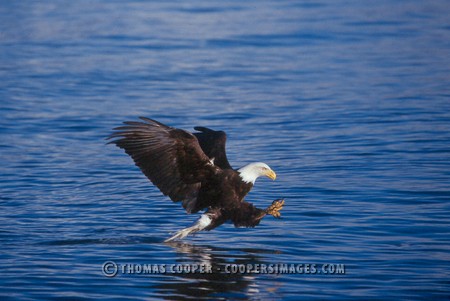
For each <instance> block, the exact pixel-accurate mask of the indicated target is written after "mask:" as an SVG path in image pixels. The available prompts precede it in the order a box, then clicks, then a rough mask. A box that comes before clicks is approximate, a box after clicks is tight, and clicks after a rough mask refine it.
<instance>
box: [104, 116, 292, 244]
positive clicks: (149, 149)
mask: <svg viewBox="0 0 450 301" xmlns="http://www.w3.org/2000/svg"><path fill="white" fill-rule="evenodd" d="M141 120H142V121H143V122H135V121H127V122H124V124H125V125H124V126H121V127H118V128H115V130H116V132H115V133H113V134H112V135H111V136H110V137H109V138H116V139H115V140H113V141H112V142H110V143H114V144H116V145H117V146H118V147H120V148H122V149H124V150H125V152H126V153H127V154H128V155H130V156H131V157H132V158H133V160H134V162H135V164H136V165H137V166H138V167H139V168H140V169H141V171H142V172H143V173H144V174H145V175H146V176H147V177H148V178H149V179H150V181H151V182H152V183H153V184H154V185H156V186H157V187H158V188H159V189H160V190H161V192H162V193H163V194H164V195H167V196H169V197H170V199H172V201H174V202H179V201H181V202H182V204H183V207H184V208H185V209H186V211H187V213H196V212H198V211H201V210H205V209H207V211H206V212H205V213H204V214H203V215H202V216H201V218H200V219H199V220H198V221H197V223H195V224H194V225H193V226H192V227H189V228H186V229H183V230H181V231H179V232H178V233H177V234H175V235H174V236H173V237H171V238H169V239H168V240H167V241H170V240H173V239H178V238H183V237H185V236H186V235H188V234H190V233H194V232H197V231H200V230H211V229H214V228H216V227H217V226H220V225H221V224H223V223H224V222H226V221H231V222H233V223H234V225H235V226H236V227H255V226H256V225H258V224H259V222H260V220H261V219H262V218H263V217H264V216H266V215H267V214H271V215H273V216H275V217H279V216H280V213H279V211H280V210H281V208H282V206H283V203H284V201H283V200H276V201H274V202H273V203H272V205H271V206H269V207H268V208H267V209H265V210H263V209H259V208H256V207H255V206H253V205H252V204H250V203H248V202H245V201H244V198H245V196H246V195H247V193H248V192H249V191H250V190H251V189H252V187H253V185H254V182H255V180H256V178H257V177H259V176H267V177H270V178H272V179H275V177H276V175H275V173H274V172H273V171H272V170H271V169H270V167H269V166H267V165H266V164H264V163H252V164H249V165H247V166H244V167H243V168H241V169H238V170H234V169H232V168H231V166H230V164H229V162H228V159H227V157H226V152H225V143H226V134H225V133H224V132H222V131H213V130H210V129H208V128H204V127H196V128H195V129H196V130H198V131H200V132H199V133H194V134H192V133H189V132H187V131H184V130H181V129H176V128H172V127H169V126H166V125H164V124H162V123H160V122H157V121H155V120H152V119H148V118H144V117H141Z"/></svg>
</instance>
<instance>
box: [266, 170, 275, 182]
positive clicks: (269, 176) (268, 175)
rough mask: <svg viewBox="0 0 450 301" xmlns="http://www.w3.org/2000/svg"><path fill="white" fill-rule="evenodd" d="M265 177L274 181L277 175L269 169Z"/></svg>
mask: <svg viewBox="0 0 450 301" xmlns="http://www.w3.org/2000/svg"><path fill="white" fill-rule="evenodd" d="M266 176H267V177H268V178H271V179H272V180H275V179H276V178H277V174H276V173H275V172H274V171H273V170H271V169H269V170H268V171H267V172H266Z"/></svg>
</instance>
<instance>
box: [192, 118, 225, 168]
mask: <svg viewBox="0 0 450 301" xmlns="http://www.w3.org/2000/svg"><path fill="white" fill-rule="evenodd" d="M194 129H195V130H197V131H199V132H200V133H194V135H195V136H196V137H197V139H198V142H199V143H200V146H201V148H202V150H203V152H204V153H205V154H206V155H207V156H208V157H209V158H210V159H214V164H215V165H217V166H219V167H220V168H222V169H231V165H230V163H229V162H228V159H227V154H226V151H225V143H226V141H227V135H226V134H225V132H223V131H214V130H211V129H208V128H206V127H202V126H196V127H194Z"/></svg>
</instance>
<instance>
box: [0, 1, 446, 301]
mask: <svg viewBox="0 0 450 301" xmlns="http://www.w3.org/2000/svg"><path fill="white" fill-rule="evenodd" d="M449 15H450V4H449V2H448V1H446V0H435V1H419V0H410V1H387V0H385V1H383V0H381V1H342V0H338V1H301V2H291V1H245V2H243V1H242V2H241V1H217V2H216V1H212V2H211V1H208V2H200V1H176V2H171V3H160V2H150V1H106V0H100V1H87V0H86V1H72V2H70V1H2V2H1V3H0V160H1V164H0V202H1V203H0V206H1V210H0V223H1V228H0V242H1V249H0V269H1V270H0V297H1V299H2V300H8V299H11V300H35V299H46V300H56V299H58V300H60V299H62V298H68V299H72V300H87V299H100V300H101V299H103V300H125V299H134V300H148V299H159V298H161V299H168V300H183V299H196V300H198V299H216V300H217V299H222V300H226V299H229V300H245V299H251V300H281V299H285V300H301V299H305V300H323V299H336V300H342V299H361V300H381V299H383V300H401V299H403V300H432V299H437V300H443V299H449V298H450V280H449V279H450V269H449V267H450V265H449V260H450V216H449V212H450V187H449V183H450V56H449V53H450V18H449V17H448V16H449ZM137 116H147V117H151V118H155V119H157V120H159V121H161V122H164V123H167V124H169V125H171V126H175V127H180V128H184V129H188V130H191V129H192V127H193V126H195V125H203V126H209V127H212V128H215V129H221V130H224V131H226V132H227V133H228V137H229V141H228V156H229V159H230V161H231V163H232V165H233V166H235V167H239V166H242V165H244V164H246V163H249V162H252V161H263V162H266V163H267V164H269V165H270V166H271V167H272V168H273V169H274V170H275V171H276V172H277V174H278V179H277V181H275V182H272V181H270V180H268V179H260V180H258V181H257V183H256V186H255V188H254V190H253V191H252V192H251V193H250V194H249V196H248V197H247V200H248V201H250V202H253V203H254V204H256V205H257V206H258V207H260V208H265V207H266V206H268V205H269V204H270V203H271V201H272V200H274V199H276V198H280V197H284V198H285V199H286V205H285V208H284V209H283V211H282V219H279V220H277V219H274V218H272V217H266V218H265V219H264V220H263V221H262V222H261V224H260V225H259V226H258V227H257V228H254V229H236V228H234V227H233V226H232V225H224V226H221V227H220V228H217V229H215V230H213V231H211V232H208V233H199V234H197V235H196V236H195V237H191V238H188V239H186V240H184V241H183V242H181V243H178V244H164V243H162V241H163V240H164V239H166V238H167V237H169V235H170V233H172V232H174V231H176V230H179V229H181V228H182V227H185V226H187V225H189V224H190V223H192V222H193V221H194V220H195V219H196V218H197V215H186V214H185V212H184V211H183V210H182V208H181V206H180V205H179V204H174V203H172V202H171V201H169V200H168V199H167V197H164V196H162V194H161V193H160V192H159V191H158V190H157V189H156V188H155V187H153V186H152V185H150V183H149V182H148V180H147V179H146V178H145V177H144V176H143V175H142V174H141V173H140V171H139V170H138V169H137V168H136V167H135V166H134V165H133V163H132V161H131V160H130V158H129V157H128V156H126V155H125V154H124V153H123V152H122V151H121V150H120V149H118V148H116V147H114V146H112V145H105V140H104V138H105V137H106V136H107V135H108V134H109V133H110V132H111V128H113V127H115V126H118V125H119V124H120V123H121V122H122V121H124V120H134V119H136V118H137ZM110 260H111V261H115V262H116V263H117V264H122V265H123V264H137V265H139V264H141V265H144V264H166V265H171V264H179V263H183V264H184V263H185V264H206V265H211V266H213V267H217V266H224V265H226V264H267V265H268V264H316V265H317V266H319V265H321V264H325V263H330V264H343V265H345V274H328V275H324V274H323V273H322V274H307V273H303V274H284V273H283V274H256V273H250V274H245V275H243V274H227V273H213V274H200V273H196V274H171V273H166V274H120V273H119V274H118V275H117V276H116V277H105V276H104V275H103V274H102V264H103V263H104V262H105V261H110Z"/></svg>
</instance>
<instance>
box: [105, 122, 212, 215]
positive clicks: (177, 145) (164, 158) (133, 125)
mask: <svg viewBox="0 0 450 301" xmlns="http://www.w3.org/2000/svg"><path fill="white" fill-rule="evenodd" d="M140 119H141V120H142V121H143V122H136V121H126V122H124V124H125V126H121V127H117V128H115V129H114V130H116V132H115V133H113V134H112V135H111V136H109V139H111V138H117V139H116V140H113V141H111V142H110V143H114V144H116V145H117V146H118V147H120V148H122V149H124V150H125V152H126V153H127V154H128V155H130V156H131V157H132V158H133V160H134V162H135V164H136V166H138V167H139V168H140V169H141V170H142V172H143V173H144V174H145V175H146V176H147V178H149V179H150V181H151V182H152V183H153V184H154V185H156V186H157V187H158V188H159V189H160V190H161V192H162V193H163V194H164V195H167V196H169V197H170V199H172V200H173V201H174V202H178V201H183V207H184V208H185V209H186V211H187V212H188V213H191V212H192V210H193V208H195V207H196V201H197V196H198V192H199V190H200V188H201V185H202V182H205V181H208V179H209V178H210V177H212V176H213V175H214V174H216V173H217V172H218V171H219V168H217V167H216V166H214V165H213V164H211V161H210V159H209V158H208V156H207V155H205V153H204V152H203V151H202V149H201V147H200V145H199V142H198V140H197V138H196V137H195V136H194V135H193V134H191V133H189V132H187V131H184V130H181V129H176V128H172V127H169V126H166V125H164V124H162V123H159V122H157V121H155V120H152V119H149V118H145V117H140Z"/></svg>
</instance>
